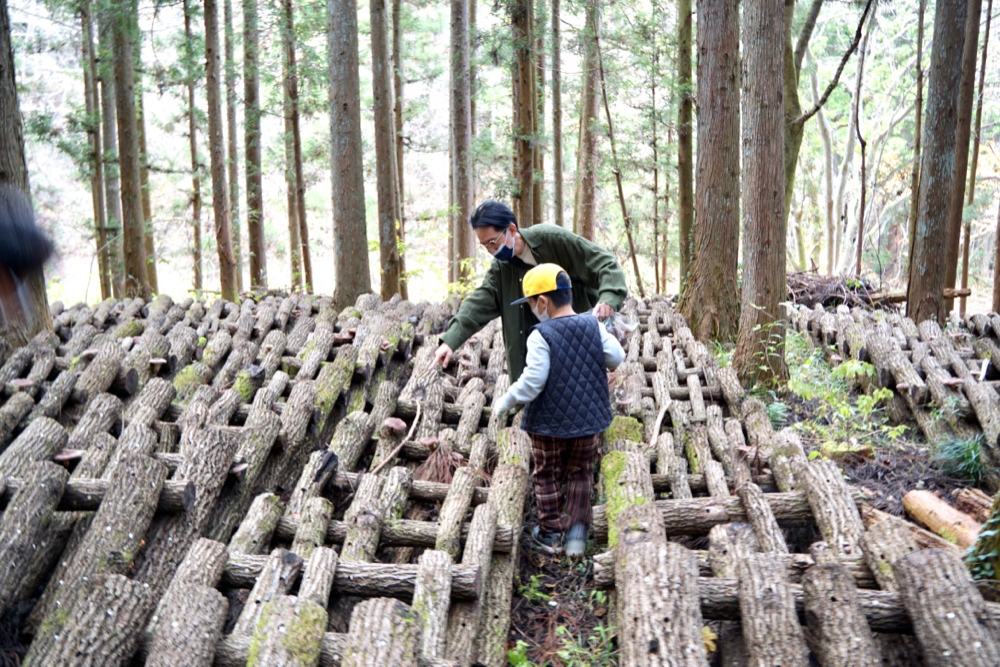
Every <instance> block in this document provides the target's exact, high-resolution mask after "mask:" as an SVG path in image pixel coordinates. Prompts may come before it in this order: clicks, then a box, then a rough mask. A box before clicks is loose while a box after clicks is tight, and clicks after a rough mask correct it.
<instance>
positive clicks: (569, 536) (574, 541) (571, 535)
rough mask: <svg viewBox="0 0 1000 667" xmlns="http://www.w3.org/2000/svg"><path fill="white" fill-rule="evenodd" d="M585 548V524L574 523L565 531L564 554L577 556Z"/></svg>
mask: <svg viewBox="0 0 1000 667" xmlns="http://www.w3.org/2000/svg"><path fill="white" fill-rule="evenodd" d="M586 549H587V526H586V524H583V523H574V524H573V527H572V528H570V529H569V532H568V533H566V555H567V556H572V557H579V556H582V555H583V552H584V551H585V550H586Z"/></svg>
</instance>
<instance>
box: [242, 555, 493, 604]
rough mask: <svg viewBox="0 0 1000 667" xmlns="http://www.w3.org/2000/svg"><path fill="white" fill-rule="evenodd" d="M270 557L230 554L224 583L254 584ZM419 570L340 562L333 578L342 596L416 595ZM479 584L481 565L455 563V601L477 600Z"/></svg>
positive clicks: (452, 589)
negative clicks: (415, 588) (414, 589)
mask: <svg viewBox="0 0 1000 667" xmlns="http://www.w3.org/2000/svg"><path fill="white" fill-rule="evenodd" d="M267 559H268V556H242V555H241V556H230V558H229V563H227V564H226V569H225V570H224V572H223V575H222V583H223V584H224V585H226V586H230V587H233V588H250V587H252V586H253V585H254V582H256V581H257V577H258V576H260V573H261V572H263V570H264V566H265V564H266V562H267ZM417 569H418V566H416V565H394V564H383V563H358V562H353V561H340V562H338V563H337V571H336V573H335V575H334V578H333V590H334V591H336V592H337V593H338V594H340V595H358V596H361V597H375V596H379V595H389V596H398V597H402V598H406V597H409V596H412V595H413V588H414V586H415V585H416V582H417ZM480 586H481V581H480V568H479V566H470V565H454V566H452V569H451V597H452V599H453V600H475V599H476V598H477V597H478V595H479V591H480Z"/></svg>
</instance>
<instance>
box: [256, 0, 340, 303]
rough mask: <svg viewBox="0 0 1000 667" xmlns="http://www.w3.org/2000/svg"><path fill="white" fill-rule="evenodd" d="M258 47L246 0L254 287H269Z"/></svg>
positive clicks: (335, 199)
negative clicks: (262, 172)
mask: <svg viewBox="0 0 1000 667" xmlns="http://www.w3.org/2000/svg"><path fill="white" fill-rule="evenodd" d="M344 20H345V21H346V20H347V15H345V19H344ZM258 48H259V41H258V27H257V0H243V143H244V152H245V154H246V161H247V164H246V169H245V172H244V173H245V174H246V180H247V237H248V238H249V242H250V247H249V248H248V252H249V255H250V286H251V287H267V252H266V246H265V239H264V190H263V178H262V174H261V145H260V100H259V97H260V74H259V71H258V61H257V57H258V53H257V51H258ZM334 201H337V198H336V197H334Z"/></svg>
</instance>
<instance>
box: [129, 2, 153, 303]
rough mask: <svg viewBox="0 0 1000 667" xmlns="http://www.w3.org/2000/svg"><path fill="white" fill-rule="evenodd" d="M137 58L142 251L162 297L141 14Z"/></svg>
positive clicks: (136, 35) (136, 22)
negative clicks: (151, 181) (143, 74)
mask: <svg viewBox="0 0 1000 667" xmlns="http://www.w3.org/2000/svg"><path fill="white" fill-rule="evenodd" d="M132 21H133V24H132V34H133V35H134V39H135V41H134V43H133V44H134V49H135V52H134V55H135V76H136V80H135V89H136V92H135V122H136V127H137V129H138V131H139V179H140V182H141V183H142V222H143V236H142V243H143V248H144V249H145V251H146V278H147V280H148V281H149V289H150V290H152V291H153V292H155V293H159V291H160V284H159V280H158V279H157V275H156V239H155V237H154V232H153V198H152V193H151V192H150V187H149V150H148V149H147V148H146V104H145V101H144V97H145V92H146V90H145V88H144V86H143V83H142V72H143V69H142V33H141V32H140V31H139V14H138V12H136V13H135V15H134V17H133V18H132Z"/></svg>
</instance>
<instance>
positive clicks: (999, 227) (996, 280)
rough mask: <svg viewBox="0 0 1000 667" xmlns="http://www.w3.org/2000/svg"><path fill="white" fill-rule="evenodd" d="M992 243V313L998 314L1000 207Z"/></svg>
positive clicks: (999, 297) (999, 308) (999, 311)
mask: <svg viewBox="0 0 1000 667" xmlns="http://www.w3.org/2000/svg"><path fill="white" fill-rule="evenodd" d="M995 238H996V239H997V240H996V241H994V243H993V312H994V313H1000V206H997V226H996V234H995Z"/></svg>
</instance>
